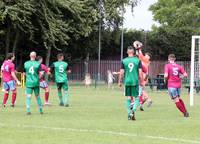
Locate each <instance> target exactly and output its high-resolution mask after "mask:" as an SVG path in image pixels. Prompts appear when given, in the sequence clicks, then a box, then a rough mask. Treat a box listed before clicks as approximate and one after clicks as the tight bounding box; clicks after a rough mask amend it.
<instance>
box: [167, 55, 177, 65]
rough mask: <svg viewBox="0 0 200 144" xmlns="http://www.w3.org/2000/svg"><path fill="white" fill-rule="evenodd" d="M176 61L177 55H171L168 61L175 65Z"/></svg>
mask: <svg viewBox="0 0 200 144" xmlns="http://www.w3.org/2000/svg"><path fill="white" fill-rule="evenodd" d="M175 60H176V56H175V54H169V56H168V61H169V62H170V63H174V61H175Z"/></svg>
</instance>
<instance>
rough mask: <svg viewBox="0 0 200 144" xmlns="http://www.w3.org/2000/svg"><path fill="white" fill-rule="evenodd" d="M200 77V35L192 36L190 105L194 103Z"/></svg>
mask: <svg viewBox="0 0 200 144" xmlns="http://www.w3.org/2000/svg"><path fill="white" fill-rule="evenodd" d="M199 78H200V36H192V45H191V71H190V106H193V105H194V86H195V85H194V84H195V81H198V80H199Z"/></svg>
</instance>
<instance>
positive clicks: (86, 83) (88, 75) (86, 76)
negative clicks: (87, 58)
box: [85, 73, 92, 87]
mask: <svg viewBox="0 0 200 144" xmlns="http://www.w3.org/2000/svg"><path fill="white" fill-rule="evenodd" d="M91 84H92V79H91V76H90V74H89V73H86V75H85V86H86V87H89V86H90V85H91Z"/></svg>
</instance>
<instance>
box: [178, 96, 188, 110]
mask: <svg viewBox="0 0 200 144" xmlns="http://www.w3.org/2000/svg"><path fill="white" fill-rule="evenodd" d="M179 101H180V103H181V104H182V106H183V108H184V109H185V111H187V110H186V107H185V104H184V102H183V100H182V99H180V98H179Z"/></svg>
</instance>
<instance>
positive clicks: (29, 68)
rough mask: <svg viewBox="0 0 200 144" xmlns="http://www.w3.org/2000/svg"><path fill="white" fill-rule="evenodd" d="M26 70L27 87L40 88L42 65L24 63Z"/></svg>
mask: <svg viewBox="0 0 200 144" xmlns="http://www.w3.org/2000/svg"><path fill="white" fill-rule="evenodd" d="M24 69H25V73H26V87H38V86H39V71H40V69H41V68H40V63H39V62H38V61H34V60H29V61H27V62H25V63H24Z"/></svg>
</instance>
